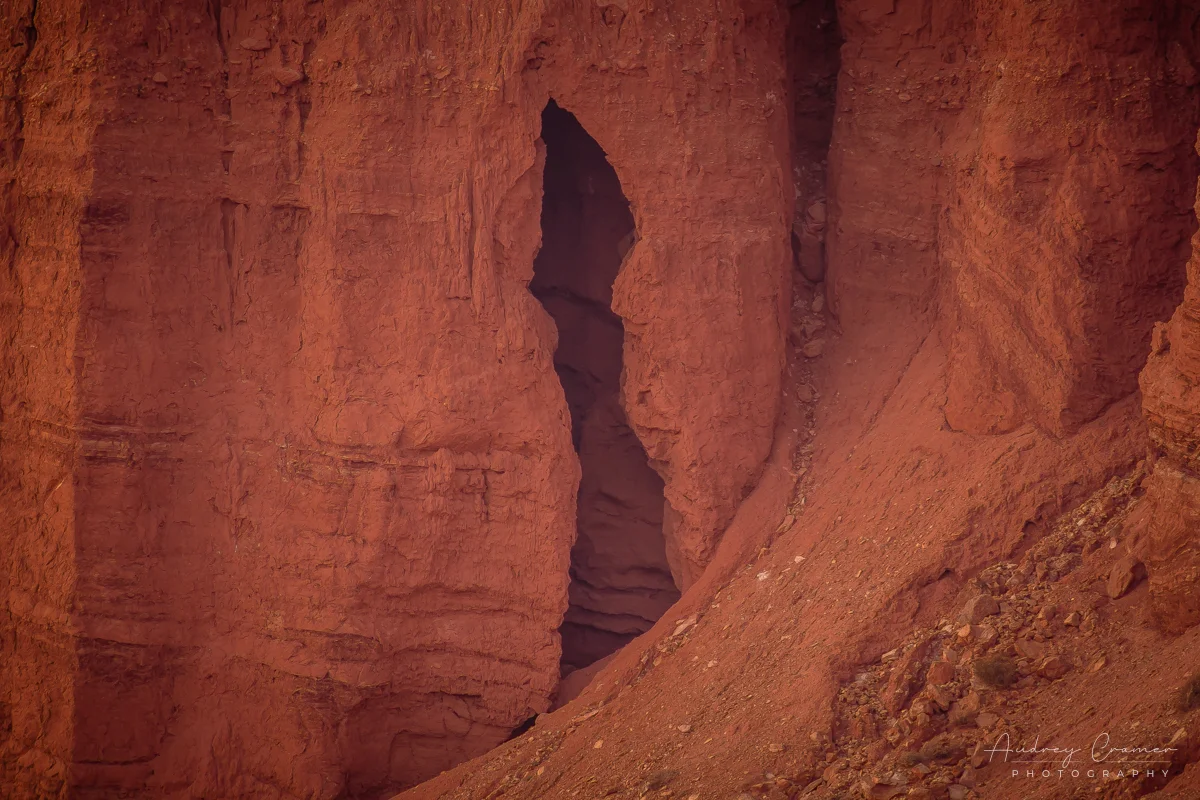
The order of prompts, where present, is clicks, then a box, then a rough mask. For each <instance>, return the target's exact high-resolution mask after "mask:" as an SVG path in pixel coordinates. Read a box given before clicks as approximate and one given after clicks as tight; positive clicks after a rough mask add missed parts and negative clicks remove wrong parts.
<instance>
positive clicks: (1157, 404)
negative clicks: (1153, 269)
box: [1137, 144, 1200, 633]
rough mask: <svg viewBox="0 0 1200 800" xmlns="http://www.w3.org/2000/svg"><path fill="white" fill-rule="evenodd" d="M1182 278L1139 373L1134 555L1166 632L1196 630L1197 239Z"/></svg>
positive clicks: (1199, 470) (1199, 444) (1199, 614)
mask: <svg viewBox="0 0 1200 800" xmlns="http://www.w3.org/2000/svg"><path fill="white" fill-rule="evenodd" d="M1198 149H1200V144H1198ZM1196 210H1197V212H1198V213H1200V202H1198V203H1197V208H1196ZM1187 276H1188V285H1187V290H1186V291H1185V293H1184V299H1183V303H1181V304H1180V306H1179V308H1178V309H1176V310H1175V314H1174V316H1172V317H1171V320H1170V322H1168V323H1166V324H1164V325H1158V326H1156V327H1155V329H1154V337H1153V341H1152V345H1151V353H1150V360H1149V362H1148V363H1147V364H1146V368H1145V369H1144V370H1142V374H1141V387H1142V407H1143V409H1144V411H1145V414H1146V420H1147V422H1148V423H1149V425H1150V439H1151V443H1152V445H1153V447H1154V450H1155V451H1156V455H1157V460H1156V462H1155V465H1154V471H1153V472H1152V473H1151V475H1150V476H1149V477H1148V478H1147V479H1146V498H1145V500H1144V501H1143V502H1144V505H1143V509H1142V513H1141V514H1140V515H1139V517H1138V519H1139V521H1140V523H1141V525H1140V530H1139V533H1140V534H1141V537H1142V539H1141V541H1140V542H1139V544H1138V546H1137V549H1138V551H1139V555H1140V556H1141V557H1142V559H1143V560H1144V561H1145V563H1146V567H1147V570H1148V572H1149V578H1150V598H1151V609H1152V613H1153V616H1154V618H1155V620H1156V621H1157V622H1158V624H1159V625H1160V626H1161V627H1162V628H1163V629H1165V630H1167V631H1170V632H1174V633H1181V632H1183V631H1184V630H1186V629H1188V628H1190V627H1192V626H1194V625H1196V624H1200V234H1197V235H1196V236H1194V237H1193V238H1192V258H1191V260H1190V261H1189V262H1188V269H1187Z"/></svg>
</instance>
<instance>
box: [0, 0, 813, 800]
mask: <svg viewBox="0 0 1200 800" xmlns="http://www.w3.org/2000/svg"><path fill="white" fill-rule="evenodd" d="M3 13H4V15H5V19H4V21H5V23H6V25H7V28H8V29H9V30H11V31H15V33H14V42H13V43H14V45H15V46H14V47H13V48H11V49H8V50H6V51H5V55H4V56H3V59H4V60H3V62H2V66H3V70H4V72H3V77H2V78H0V80H2V81H3V83H2V85H3V88H4V104H5V105H4V122H3V124H4V130H5V132H6V134H7V135H6V141H5V145H4V151H3V153H4V159H5V160H4V163H3V165H2V167H3V176H4V180H5V182H4V186H3V194H2V198H3V199H2V202H3V208H4V211H5V224H6V225H7V228H6V235H5V237H4V238H3V240H2V244H0V248H2V249H0V253H3V256H4V258H5V263H6V265H8V268H7V269H6V270H5V272H4V275H3V277H2V278H0V280H3V281H4V284H3V292H4V293H3V296H2V298H0V302H3V309H4V314H3V317H4V318H3V322H2V324H3V326H4V333H5V339H4V356H3V357H4V361H3V364H4V373H3V408H2V410H0V413H2V414H3V432H2V440H0V447H2V448H3V452H4V484H3V491H4V497H5V500H6V501H7V503H8V507H10V508H12V509H14V510H15V514H14V515H13V517H14V520H13V522H12V523H11V531H12V534H11V537H12V542H13V543H14V546H13V547H12V548H9V549H8V553H7V554H6V555H5V557H4V558H5V561H4V571H3V573H2V575H3V578H2V580H3V582H4V583H3V587H4V593H5V608H6V615H7V616H6V617H5V623H4V626H3V630H4V633H3V637H2V639H0V645H2V646H3V656H2V658H3V664H4V667H3V669H4V671H5V678H6V680H5V682H4V686H3V689H2V691H3V693H4V694H3V696H2V697H0V703H3V704H4V706H3V708H4V711H5V714H6V715H9V716H10V717H11V720H12V724H11V728H10V730H11V734H6V735H5V738H4V741H3V743H2V744H0V747H2V748H3V767H2V769H3V772H2V773H0V775H2V781H3V788H2V793H5V794H8V795H13V796H39V797H41V796H47V795H53V794H55V793H64V794H69V795H72V796H89V795H90V796H97V797H105V796H112V795H113V794H114V793H117V792H119V791H130V792H134V793H137V794H139V795H141V796H173V795H188V796H201V795H202V796H212V797H235V796H236V797H246V796H256V795H261V796H273V797H277V796H281V797H299V796H306V797H334V796H370V795H373V794H377V793H379V792H381V791H384V790H385V789H390V788H397V787H401V786H404V785H407V784H410V783H412V782H415V781H417V780H420V779H421V778H424V777H427V776H428V775H430V774H433V773H434V772H436V771H438V770H439V769H442V768H444V767H447V766H449V765H451V764H453V763H456V762H457V761H460V760H462V759H463V758H465V757H467V756H470V755H474V754H477V753H479V752H482V751H483V750H485V749H487V748H488V747H490V746H492V745H494V744H496V743H498V742H499V741H502V740H503V739H504V738H505V737H506V736H507V735H508V732H509V731H510V730H511V729H512V728H513V727H514V726H516V725H517V724H518V723H520V722H521V721H522V720H524V719H526V718H527V717H529V716H530V715H531V714H532V713H535V712H538V711H541V710H544V709H545V708H547V706H548V703H549V699H550V696H551V694H552V692H553V691H554V688H555V685H556V682H557V679H558V674H559V673H558V670H559V639H558V628H559V624H560V622H561V620H562V617H563V614H564V612H565V611H566V609H567V605H568V597H567V586H568V563H569V554H570V548H571V544H572V541H573V540H574V536H575V528H576V518H575V517H576V514H575V504H576V491H577V483H578V477H579V466H578V459H577V457H576V455H575V453H574V450H573V447H572V441H571V432H570V419H569V413H568V409H567V405H566V403H565V402H564V399H563V394H562V389H561V387H560V384H559V382H558V379H557V376H556V375H555V372H554V369H553V363H552V357H553V353H554V350H555V344H556V336H555V331H554V326H553V324H552V321H551V319H550V318H549V316H548V315H547V314H546V313H545V311H544V310H543V309H542V307H541V306H540V304H539V303H538V301H537V300H536V299H535V298H534V297H533V296H532V295H531V294H530V293H529V291H528V288H527V285H528V283H529V281H530V279H531V276H532V265H533V259H534V254H535V252H536V250H537V247H538V242H539V212H540V196H541V185H542V172H541V171H542V160H541V156H540V155H539V150H538V145H537V140H538V136H539V130H540V119H539V117H540V113H541V110H542V108H543V107H544V106H545V105H546V103H547V101H548V99H549V98H550V97H551V96H553V97H554V98H555V99H557V100H558V102H559V103H561V104H562V105H563V107H565V108H567V109H569V110H570V111H572V112H573V113H575V114H576V115H577V116H578V118H579V119H580V121H581V122H582V123H583V125H584V126H585V128H586V129H587V130H588V131H589V133H591V135H592V136H594V137H595V138H596V140H597V141H598V142H599V143H600V145H601V146H602V147H603V149H604V150H605V151H606V152H607V153H608V155H609V160H610V162H611V163H612V165H613V167H614V168H615V170H616V172H617V174H618V175H619V177H620V181H621V185H622V187H623V189H624V191H625V194H626V195H627V197H628V199H629V201H630V204H631V208H632V212H633V216H634V218H635V220H636V224H637V229H638V233H639V237H640V239H639V241H638V242H637V244H636V246H635V247H634V248H633V249H632V251H631V252H630V253H629V254H628V257H627V259H626V261H625V264H624V267H623V268H622V271H621V274H620V276H619V277H618V278H617V282H616V286H615V287H614V290H613V303H612V307H613V310H614V311H615V313H616V314H618V315H619V316H620V317H621V319H622V322H623V324H624V328H625V331H624V341H623V350H624V380H623V382H622V385H621V393H620V397H619V402H620V407H621V409H622V410H623V411H624V413H625V415H626V416H627V418H628V421H629V424H630V427H631V429H632V430H633V431H634V432H635V433H636V435H637V437H638V439H639V440H640V441H641V443H642V444H643V445H644V447H645V449H646V451H647V452H648V454H649V457H650V458H651V459H652V463H653V464H654V466H655V468H656V469H657V471H658V473H659V475H660V478H661V480H662V481H663V493H664V496H665V499H666V507H665V517H666V526H665V542H666V554H667V556H668V558H669V561H670V566H671V569H672V572H673V574H674V576H675V578H676V579H677V580H678V581H679V582H680V583H681V584H684V585H686V584H688V583H690V582H691V581H693V580H694V579H695V577H696V575H697V574H698V573H699V571H700V570H701V569H702V568H703V566H704V564H705V563H706V561H707V559H708V558H709V557H710V556H711V552H712V548H713V546H714V544H715V542H716V541H717V540H718V538H719V536H720V533H721V531H722V530H723V528H724V526H725V525H726V524H727V523H728V521H729V520H730V519H731V517H732V515H733V513H734V510H735V508H736V506H737V503H738V502H739V501H740V499H741V498H742V497H743V496H744V494H745V493H746V491H747V490H748V487H749V486H750V485H751V484H752V483H753V481H754V480H755V478H756V476H757V474H758V470H759V468H760V465H761V463H762V460H763V459H764V457H765V456H766V453H767V451H768V448H769V446H770V441H771V434H772V425H773V423H774V420H775V418H776V414H777V410H778V406H779V385H780V368H781V364H782V359H781V348H782V339H783V337H782V330H783V326H782V325H781V323H780V315H781V313H782V310H783V309H784V308H786V304H787V300H788V297H787V283H786V275H787V270H788V268H789V262H790V257H789V252H788V251H789V248H788V228H789V224H790V220H791V218H792V212H791V189H790V183H789V180H788V176H787V174H786V171H787V167H786V154H787V141H786V138H787V116H788V112H787V105H786V91H785V86H784V79H785V70H784V67H783V58H782V52H783V47H782V42H783V25H782V18H781V12H780V10H779V9H778V8H777V7H776V6H775V4H773V3H769V2H765V1H764V2H748V3H737V2H733V0H714V1H713V2H710V3H704V4H695V3H654V4H643V3H625V2H613V3H591V2H589V3H543V4H533V5H529V4H524V5H518V4H508V3H494V4H489V5H488V6H487V7H486V8H480V7H477V6H476V5H475V4H460V5H455V4H432V3H431V4H412V3H400V2H397V3H392V4H383V5H380V4H378V3H371V4H365V3H346V4H313V3H306V2H300V0H296V1H295V2H291V1H290V0H289V2H284V3H281V4H275V5H270V4H265V3H259V2H214V3H194V4H176V3H156V2H149V3H143V4H136V5H134V6H132V7H130V6H129V5H128V4H124V3H111V2H90V3H85V4H78V3H73V2H70V1H69V0H41V2H38V3H37V4H36V9H35V6H34V4H32V3H25V4H22V3H16V4H8V5H6V6H5V10H4V12H3ZM35 33H36V41H35V35H34V34H35ZM16 39H20V40H21V41H20V42H19V43H18V42H16ZM6 730H8V729H6Z"/></svg>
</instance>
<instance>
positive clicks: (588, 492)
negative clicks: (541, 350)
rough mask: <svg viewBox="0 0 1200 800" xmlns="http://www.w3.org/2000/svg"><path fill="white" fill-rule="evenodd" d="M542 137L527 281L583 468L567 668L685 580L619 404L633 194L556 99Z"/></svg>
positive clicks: (645, 625) (601, 649) (640, 618)
mask: <svg viewBox="0 0 1200 800" xmlns="http://www.w3.org/2000/svg"><path fill="white" fill-rule="evenodd" d="M542 140H543V141H544V142H545V145H546V167H545V194H544V198H543V201H542V247H541V250H540V252H539V253H538V256H537V258H536V259H535V261H534V277H533V281H532V283H531V284H530V289H531V291H532V292H533V294H534V296H535V297H536V298H537V299H538V300H539V301H540V302H541V303H542V305H543V306H544V307H545V308H546V311H547V312H548V313H549V314H550V316H551V317H552V318H553V319H554V323H555V325H556V326H557V328H558V349H557V350H556V352H555V357H554V367H555V370H556V371H557V373H558V376H559V379H560V381H561V382H562V386H563V392H564V394H565V395H566V400H567V405H568V406H569V408H570V413H571V434H572V441H573V443H574V445H575V450H576V452H577V453H578V454H579V461H580V465H581V467H582V477H581V479H580V486H579V495H578V511H577V538H576V540H575V545H574V547H573V548H572V551H571V583H570V589H569V593H570V608H569V609H568V611H567V614H566V617H565V619H564V620H563V624H562V667H563V672H564V674H567V673H570V672H571V671H574V670H576V669H580V668H582V667H586V666H588V665H589V664H592V663H594V662H596V661H598V660H599V659H601V658H604V657H605V656H607V655H610V654H611V653H613V652H615V651H617V650H618V649H620V648H621V647H622V646H624V645H625V644H626V643H628V642H629V641H630V640H632V639H633V638H634V637H636V636H638V635H639V634H641V633H644V632H645V631H647V630H649V628H650V627H651V626H652V625H653V624H654V622H655V621H656V620H657V619H658V618H659V617H660V616H662V614H663V612H665V611H666V610H667V609H668V608H669V607H670V606H671V604H672V603H674V602H675V601H676V600H678V599H679V590H678V589H677V588H676V586H675V583H674V580H673V579H672V577H671V571H670V568H669V566H668V565H667V557H666V549H665V545H664V541H663V533H662V523H663V482H662V479H661V478H660V477H659V476H658V474H657V473H656V472H655V471H654V469H653V468H652V467H651V466H650V464H649V461H648V459H647V456H646V451H645V450H644V449H643V447H642V444H641V442H640V441H639V440H638V438H637V435H636V434H635V433H634V432H633V431H632V430H631V429H630V427H629V425H628V423H627V421H626V419H625V412H624V411H623V409H622V408H621V397H620V390H621V366H622V343H623V339H624V328H623V326H622V323H621V318H620V317H618V316H617V315H616V314H615V313H613V310H612V291H613V281H614V280H615V279H616V277H617V272H618V270H619V269H620V267H621V262H622V259H623V258H624V256H625V254H626V253H627V252H628V251H629V249H630V247H631V246H632V245H633V242H634V241H635V238H636V232H635V226H634V220H633V215H632V213H631V211H630V208H629V201H628V200H627V199H626V198H625V195H624V193H623V192H622V190H621V183H620V180H619V179H618V178H617V174H616V172H615V171H614V170H613V168H612V166H611V165H610V164H609V163H608V160H607V159H606V158H605V154H604V151H603V150H602V149H601V147H600V145H599V144H597V143H596V141H595V140H594V139H592V137H591V136H590V135H588V133H587V131H585V130H584V129H583V127H582V126H581V125H580V124H579V122H578V121H577V120H576V119H575V117H574V115H572V114H571V113H570V112H568V111H565V110H563V109H562V108H560V107H559V106H558V105H557V104H556V103H555V102H554V101H550V103H549V104H548V105H547V106H546V109H545V111H544V112H543V114H542Z"/></svg>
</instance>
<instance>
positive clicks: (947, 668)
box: [926, 661, 954, 686]
mask: <svg viewBox="0 0 1200 800" xmlns="http://www.w3.org/2000/svg"><path fill="white" fill-rule="evenodd" d="M952 680H954V665H953V664H951V663H950V662H949V661H935V662H933V663H932V664H931V665H930V666H929V674H928V676H927V677H926V682H927V683H928V684H929V685H930V686H945V685H946V684H947V683H949V682H950V681H952Z"/></svg>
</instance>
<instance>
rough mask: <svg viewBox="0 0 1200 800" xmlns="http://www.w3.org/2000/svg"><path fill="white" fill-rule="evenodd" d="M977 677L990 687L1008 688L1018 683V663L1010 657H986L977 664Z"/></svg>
mask: <svg viewBox="0 0 1200 800" xmlns="http://www.w3.org/2000/svg"><path fill="white" fill-rule="evenodd" d="M975 675H976V676H977V677H978V678H979V680H981V681H983V682H984V683H986V684H987V685H988V686H995V687H997V688H1001V689H1003V688H1006V687H1009V686H1012V685H1013V684H1014V683H1016V682H1017V678H1019V677H1020V676H1019V675H1018V673H1017V662H1015V661H1013V660H1012V659H1011V658H1009V657H1008V656H986V657H985V658H981V659H979V660H978V661H976V662H975Z"/></svg>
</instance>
